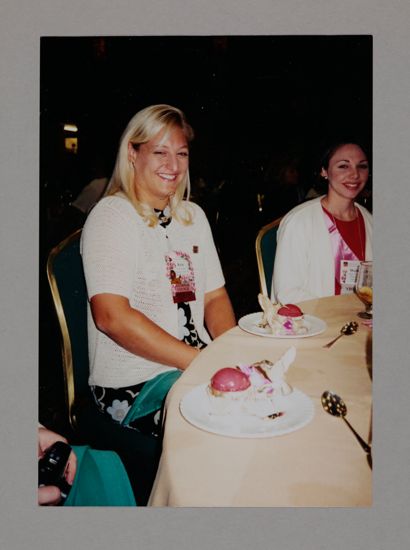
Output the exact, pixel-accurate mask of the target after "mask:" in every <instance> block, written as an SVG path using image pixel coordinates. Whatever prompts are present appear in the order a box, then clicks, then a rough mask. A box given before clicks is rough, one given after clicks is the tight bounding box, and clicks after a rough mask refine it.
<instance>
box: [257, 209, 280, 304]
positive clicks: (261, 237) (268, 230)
mask: <svg viewBox="0 0 410 550" xmlns="http://www.w3.org/2000/svg"><path fill="white" fill-rule="evenodd" d="M281 220H282V218H277V219H276V220H274V221H273V222H270V223H268V224H267V225H264V226H263V227H262V229H260V230H259V232H258V235H257V237H256V242H255V248H256V261H257V263H258V276H259V287H260V290H261V293H262V294H264V295H265V296H268V297H269V296H270V291H271V287H272V278H273V265H274V262H275V253H276V233H277V230H278V227H279V224H280V222H281Z"/></svg>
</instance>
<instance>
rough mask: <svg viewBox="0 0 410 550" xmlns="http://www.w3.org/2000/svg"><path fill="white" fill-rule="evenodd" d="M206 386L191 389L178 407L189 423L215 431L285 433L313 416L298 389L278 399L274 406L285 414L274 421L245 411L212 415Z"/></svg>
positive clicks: (253, 434)
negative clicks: (242, 412) (244, 412)
mask: <svg viewBox="0 0 410 550" xmlns="http://www.w3.org/2000/svg"><path fill="white" fill-rule="evenodd" d="M206 388H207V384H202V385H201V386H197V387H195V388H193V389H192V390H191V391H190V392H188V393H187V394H186V395H184V397H183V398H182V399H181V402H180V405H179V408H180V411H181V414H182V416H183V417H184V418H185V420H187V421H188V422H189V423H190V424H192V425H193V426H195V427H197V428H200V429H202V430H205V431H207V432H211V433H214V434H218V435H227V436H230V437H246V438H261V437H273V436H277V435H284V434H287V433H290V432H294V431H295V430H299V429H300V428H303V426H306V424H308V423H309V422H310V421H311V420H312V418H313V415H314V406H313V402H312V400H311V399H310V398H309V397H308V396H307V395H305V394H304V393H302V392H301V391H299V390H297V389H294V390H293V392H292V393H291V394H290V395H288V396H286V397H279V398H277V400H278V401H277V406H278V407H279V410H280V411H281V412H284V415H283V416H280V417H278V418H275V419H274V420H271V419H263V418H258V417H256V416H252V415H248V414H241V415H235V417H233V416H230V415H224V416H222V415H215V414H212V413H211V404H210V400H209V397H208V393H207V389H206ZM275 403H276V401H275Z"/></svg>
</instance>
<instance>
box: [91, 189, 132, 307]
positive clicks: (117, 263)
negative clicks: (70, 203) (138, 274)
mask: <svg viewBox="0 0 410 550" xmlns="http://www.w3.org/2000/svg"><path fill="white" fill-rule="evenodd" d="M119 200H121V199H117V203H116V202H115V200H113V199H112V198H107V199H103V200H102V201H100V202H99V203H98V204H97V205H96V206H95V207H94V209H93V210H92V211H91V213H90V215H89V216H88V218H87V221H86V223H85V225H84V229H83V233H82V237H81V254H82V258H83V265H84V273H85V279H86V284H87V292H88V299H89V300H90V299H91V298H92V297H93V296H95V295H96V294H102V293H110V294H119V295H120V296H125V297H127V298H130V296H131V294H132V288H133V279H134V276H135V261H136V260H135V258H136V246H137V243H136V242H135V233H136V232H135V227H134V225H133V223H132V216H130V214H129V212H128V210H127V209H128V208H129V207H128V205H127V204H125V205H122V204H121V202H118V201H119Z"/></svg>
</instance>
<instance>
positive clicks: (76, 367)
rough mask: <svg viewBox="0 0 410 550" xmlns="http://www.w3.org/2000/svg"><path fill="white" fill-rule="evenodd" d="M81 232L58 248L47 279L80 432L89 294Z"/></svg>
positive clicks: (69, 398) (73, 417)
mask: <svg viewBox="0 0 410 550" xmlns="http://www.w3.org/2000/svg"><path fill="white" fill-rule="evenodd" d="M81 231H82V229H78V230H77V231H75V232H74V233H72V234H71V235H70V236H69V237H67V238H66V239H64V240H63V241H62V242H61V243H59V244H58V245H57V246H55V247H54V248H53V249H52V250H51V252H50V254H49V256H48V261H47V278H48V282H49V285H50V290H51V294H52V297H53V302H54V307H55V310H56V314H57V319H58V323H59V326H60V331H61V350H62V365H63V374H64V382H65V397H66V403H67V408H68V417H69V421H70V424H71V427H72V428H73V430H74V431H75V430H76V428H77V417H76V405H77V402H78V401H79V400H80V399H81V396H82V395H86V394H87V393H88V392H89V388H88V375H89V364H88V340H87V290H86V285H85V279H84V272H83V265H82V260H81V255H80V237H81Z"/></svg>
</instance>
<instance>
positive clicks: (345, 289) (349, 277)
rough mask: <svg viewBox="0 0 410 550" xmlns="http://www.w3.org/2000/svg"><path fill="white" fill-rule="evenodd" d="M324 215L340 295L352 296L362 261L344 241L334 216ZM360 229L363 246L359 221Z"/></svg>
mask: <svg viewBox="0 0 410 550" xmlns="http://www.w3.org/2000/svg"><path fill="white" fill-rule="evenodd" d="M323 215H324V217H325V222H326V226H327V228H328V231H329V236H330V240H331V243H332V250H333V257H334V262H335V277H336V280H337V281H338V282H339V284H340V294H351V293H352V292H353V290H354V286H355V283H356V279H357V274H358V271H359V265H360V260H359V258H358V257H357V256H356V254H355V253H354V252H353V251H352V250H351V248H350V247H349V246H348V245H347V244H346V243H345V241H344V240H343V238H342V235H341V234H340V232H339V230H338V228H337V225H336V220H335V219H334V217H333V215H332V214H331V216H332V219H330V218H329V216H328V215H327V214H326V213H325V212H323ZM358 228H359V239H360V244H361V246H363V245H362V238H361V232H360V222H359V220H358Z"/></svg>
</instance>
